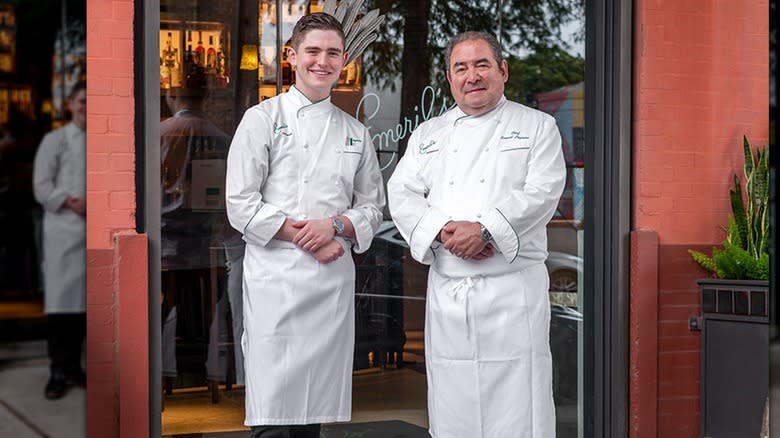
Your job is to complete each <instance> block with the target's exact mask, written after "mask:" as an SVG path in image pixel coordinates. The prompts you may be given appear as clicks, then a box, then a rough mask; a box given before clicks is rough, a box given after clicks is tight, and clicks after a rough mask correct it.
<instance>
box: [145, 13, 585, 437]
mask: <svg viewBox="0 0 780 438" xmlns="http://www.w3.org/2000/svg"><path fill="white" fill-rule="evenodd" d="M403 3H404V4H406V5H407V6H408V8H403V7H401V6H402V2H401V1H400V0H392V1H383V2H377V1H366V5H367V6H366V7H367V9H368V8H374V7H381V8H382V10H381V12H382V13H383V14H385V16H386V18H385V22H384V23H383V25H382V27H381V29H380V32H379V34H380V39H379V40H377V41H376V42H374V43H372V44H371V45H370V46H369V49H368V50H367V51H366V53H365V54H364V55H363V56H362V57H361V58H358V59H357V60H355V61H354V62H353V63H350V64H349V65H347V66H346V67H345V68H344V70H343V71H342V74H341V78H340V81H339V83H338V84H337V86H336V88H335V89H334V92H333V97H332V101H333V102H334V103H335V104H336V105H338V106H339V107H341V108H342V109H343V110H344V111H346V112H348V113H349V114H352V115H355V116H356V117H357V118H358V119H360V120H361V121H363V122H364V123H365V124H366V125H367V126H368V127H369V130H370V132H371V134H372V135H373V141H374V147H375V149H377V151H378V157H379V160H380V165H381V167H382V168H383V172H384V176H385V178H387V177H389V176H390V174H391V173H392V171H393V169H394V166H395V163H397V160H398V157H399V156H400V155H402V154H403V152H404V149H405V147H406V144H405V142H406V139H407V138H408V136H409V135H410V134H411V131H412V130H413V129H414V128H415V127H416V126H417V125H419V123H421V122H423V121H424V120H427V119H430V118H432V117H435V116H437V115H439V114H441V113H442V112H444V111H446V110H447V109H448V108H450V107H451V106H452V105H453V101H452V99H451V97H450V95H449V88H448V85H447V82H446V79H445V78H444V75H443V73H444V66H442V65H441V62H442V61H441V59H442V58H443V56H442V53H443V47H444V44H445V42H446V38H448V37H449V36H451V35H453V34H455V33H457V32H459V31H461V30H466V29H467V28H468V29H472V28H476V27H481V28H484V29H495V28H496V22H497V17H501V20H500V21H501V31H500V32H501V37H502V42H503V46H504V49H505V54H506V55H507V57H508V60H509V63H510V71H512V75H511V80H510V83H508V84H507V88H506V94H507V97H508V98H509V99H512V100H515V101H518V102H521V103H523V104H526V105H528V106H532V107H536V108H539V109H541V110H543V111H546V112H548V113H550V114H552V115H554V116H555V117H556V120H557V121H558V125H559V128H560V130H561V134H562V137H563V139H564V154H565V157H566V162H567V166H568V180H567V185H566V189H565V194H564V196H563V197H562V199H561V203H560V205H559V209H558V213H557V214H556V217H555V218H554V220H553V221H552V223H551V225H550V226H549V227H548V239H549V248H550V257H549V259H548V261H547V268H548V271H549V272H550V279H551V281H550V284H551V290H550V298H551V300H550V301H551V305H552V307H551V317H552V318H551V336H550V340H551V344H552V351H553V356H554V395H555V400H556V404H557V407H558V436H561V437H569V436H571V437H573V436H576V434H577V430H578V428H580V427H581V426H580V425H579V424H578V420H577V407H578V405H579V404H578V403H579V401H578V398H579V397H581V389H580V388H581V382H580V381H579V378H578V369H579V366H580V364H581V363H582V361H581V360H579V358H580V357H581V347H580V345H581V342H580V341H579V339H578V336H579V335H580V333H581V330H580V328H581V323H582V319H583V315H582V314H581V313H580V311H581V305H582V296H583V295H582V258H581V254H582V252H581V249H580V248H581V245H580V244H579V242H581V241H582V229H583V224H582V201H583V197H582V193H583V186H582V182H583V175H584V167H583V163H584V161H583V151H584V148H585V147H586V145H584V143H583V138H584V136H583V132H584V129H585V127H584V114H583V102H584V95H583V87H582V84H583V81H584V61H583V59H582V57H581V53H582V51H581V50H578V49H577V47H580V46H581V44H582V33H583V32H584V23H583V22H582V16H583V14H582V5H583V1H582V0H565V1H564V2H563V3H562V4H563V5H564V6H565V7H563V8H562V9H561V10H557V11H556V14H557V15H555V16H550V15H549V13H548V12H549V11H545V9H544V8H545V5H546V4H547V2H546V1H542V0H540V1H533V2H507V1H505V2H490V5H488V6H487V7H485V6H484V5H483V4H482V3H479V2H459V3H458V4H456V2H432V1H429V0H426V1H419V2H403ZM499 5H503V6H501V7H499ZM160 7H161V9H160V17H161V19H160V50H159V58H160V60H159V61H160V97H161V99H160V113H161V115H162V118H161V122H160V123H161V125H160V133H161V154H160V156H161V163H160V166H161V167H160V172H161V181H160V183H161V188H160V193H161V207H162V217H161V228H162V229H161V250H162V260H161V262H162V284H161V290H162V306H163V313H162V327H161V330H162V349H163V351H162V358H163V374H164V377H165V378H164V379H163V381H164V385H165V386H164V389H165V394H164V400H163V406H164V411H163V413H162V421H163V434H165V435H167V434H173V433H200V432H203V431H204V430H203V429H204V428H205V427H204V426H203V423H202V421H206V422H207V423H209V426H208V430H212V431H214V430H221V431H230V430H241V429H243V426H242V424H243V414H244V409H243V387H242V385H243V367H242V365H243V358H242V355H241V347H240V338H241V333H242V330H243V329H242V327H243V325H242V303H241V283H242V259H243V247H244V244H243V241H242V240H241V236H240V234H238V233H237V232H236V231H234V230H233V229H232V228H231V227H230V226H229V225H228V224H227V220H226V216H225V211H224V179H225V178H224V172H225V167H224V162H225V161H224V160H225V158H226V156H227V150H228V148H229V144H230V137H231V135H232V133H233V131H234V130H235V127H236V125H237V123H238V121H239V120H240V119H241V116H242V115H243V113H244V111H245V110H246V109H247V108H249V107H250V106H252V105H254V104H256V103H257V102H260V101H262V100H264V99H266V98H269V97H273V96H275V95H277V94H279V93H281V92H285V91H286V90H287V89H288V88H289V86H290V85H291V84H292V83H293V82H294V80H295V72H294V71H293V69H292V68H291V67H290V65H289V63H288V62H287V60H286V50H285V45H286V43H287V40H288V39H289V37H290V36H291V34H292V29H293V26H294V24H295V22H296V21H297V20H298V19H299V18H300V17H301V16H303V15H305V14H308V13H311V12H316V11H320V10H322V7H323V2H320V1H306V0H285V1H276V0H251V1H250V0H239V1H237V2H236V1H226V0H216V1H209V2H205V1H196V2H181V1H177V0H162V1H161V2H160ZM458 8H461V9H458ZM463 8H465V9H463ZM539 16H547V17H548V20H547V21H545V20H538V19H536V18H532V17H539ZM559 23H569V25H568V27H566V31H567V32H568V34H567V36H566V37H565V38H563V39H561V38H559V37H557V34H556V33H555V32H554V31H553V30H554V28H555V27H556V26H558V24H559ZM551 29H552V30H551ZM572 29H573V30H572ZM580 30H582V32H580ZM252 55H254V56H252ZM245 61H246V62H245ZM250 61H251V62H250ZM385 219H386V220H385V222H384V224H383V226H382V228H381V229H380V231H379V233H378V234H377V236H376V238H375V239H374V242H373V244H372V248H371V250H370V251H369V252H368V253H366V254H363V255H356V256H354V258H355V265H356V282H357V284H356V288H355V292H356V296H355V317H356V321H355V324H356V342H355V351H354V355H355V356H354V375H353V389H354V394H353V422H355V423H357V422H364V421H384V420H390V419H396V420H401V421H404V422H406V423H408V424H410V425H414V426H415V427H417V428H420V430H424V429H425V428H427V404H426V391H425V385H426V383H425V374H424V373H425V349H424V343H423V337H424V309H425V293H426V291H425V288H426V277H427V267H425V266H421V265H419V264H417V263H416V262H414V261H413V260H412V258H411V257H410V255H409V253H408V251H409V250H408V248H407V247H406V244H405V243H404V242H403V239H402V238H401V237H400V236H399V235H398V232H397V230H396V229H395V227H394V226H393V224H392V221H391V220H390V217H389V216H387V215H386V216H385ZM193 406H198V409H199V411H198V412H199V413H198V414H197V418H196V414H194V411H193V409H194V408H193Z"/></svg>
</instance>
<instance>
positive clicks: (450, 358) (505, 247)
mask: <svg viewBox="0 0 780 438" xmlns="http://www.w3.org/2000/svg"><path fill="white" fill-rule="evenodd" d="M565 178H566V169H565V163H564V159H563V154H562V150H561V139H560V133H559V131H558V128H557V126H556V123H555V119H554V118H553V117H551V116H549V115H547V114H544V113H542V112H540V111H537V110H534V109H531V108H528V107H525V106H523V105H520V104H517V103H514V102H510V101H508V100H506V98H504V97H502V98H501V99H500V101H499V103H498V104H497V106H496V107H495V108H494V109H493V110H491V111H489V112H487V113H485V114H482V115H479V116H469V115H467V114H465V113H464V112H463V111H461V110H460V109H459V108H457V107H456V108H453V109H451V110H450V111H448V112H446V113H445V114H443V115H442V116H439V117H437V118H434V119H431V120H428V121H426V122H425V123H423V124H421V125H420V126H419V127H418V128H417V129H416V130H415V131H414V133H413V134H412V136H411V137H410V140H409V143H408V146H407V150H406V154H405V155H404V156H403V158H402V159H401V160H400V162H399V164H398V166H397V167H396V169H395V171H394V173H393V175H392V177H391V178H390V180H389V182H388V188H387V191H388V201H389V206H390V213H391V215H392V217H393V220H394V222H395V224H396V226H397V227H398V229H399V231H400V232H401V235H402V236H403V237H404V239H406V241H407V242H408V243H409V246H410V251H411V254H412V256H413V257H414V258H415V259H416V260H417V261H419V262H422V263H424V264H430V265H431V269H430V271H429V277H428V291H427V302H426V322H425V354H426V357H425V362H426V367H427V371H428V374H427V378H428V411H429V424H430V433H431V435H432V436H433V437H434V438H480V437H482V438H487V437H490V438H493V437H495V438H505V437H513V438H520V437H533V438H549V437H553V436H555V413H554V404H553V396H552V359H551V352H550V346H549V327H550V308H549V301H548V283H549V278H548V274H547V271H546V268H545V266H544V261H545V259H546V257H547V235H546V224H547V223H548V222H549V220H550V219H551V218H552V215H553V213H554V211H555V209H556V206H557V203H558V200H559V198H560V195H561V193H562V191H563V187H564V184H565ZM449 220H468V221H476V222H480V223H482V224H483V225H484V226H485V227H486V228H487V229H488V230H489V231H490V233H491V234H492V236H493V241H492V245H493V246H494V248H495V249H496V253H495V254H494V255H493V256H492V257H489V258H487V259H484V260H463V259H460V258H458V257H456V256H454V255H453V254H452V253H450V252H449V251H448V250H446V249H445V248H444V247H443V246H441V245H440V244H439V243H437V241H436V240H435V239H436V237H437V235H438V233H439V231H440V230H441V228H442V227H443V226H444V225H445V224H446V223H447V222H448V221H449Z"/></svg>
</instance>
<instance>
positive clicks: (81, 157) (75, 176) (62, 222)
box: [33, 123, 87, 313]
mask: <svg viewBox="0 0 780 438" xmlns="http://www.w3.org/2000/svg"><path fill="white" fill-rule="evenodd" d="M34 166H35V167H34V171H33V191H34V194H35V199H36V200H37V201H38V202H39V203H40V204H41V205H42V206H43V209H44V215H43V237H42V240H43V262H42V267H43V290H44V312H46V313H80V312H85V311H86V296H87V294H86V290H85V289H86V256H87V253H86V237H87V228H86V221H85V220H84V217H82V216H79V215H78V214H76V213H75V212H73V211H72V210H70V209H67V208H62V204H63V202H65V199H66V198H67V197H68V196H74V197H80V198H84V197H85V196H86V135H85V132H84V131H83V130H81V129H79V128H78V127H76V125H74V124H72V123H69V124H67V125H65V126H63V127H62V128H59V129H56V130H54V131H52V132H50V133H48V134H46V136H45V137H44V138H43V140H42V141H41V144H40V146H39V147H38V151H37V152H36V155H35V164H34Z"/></svg>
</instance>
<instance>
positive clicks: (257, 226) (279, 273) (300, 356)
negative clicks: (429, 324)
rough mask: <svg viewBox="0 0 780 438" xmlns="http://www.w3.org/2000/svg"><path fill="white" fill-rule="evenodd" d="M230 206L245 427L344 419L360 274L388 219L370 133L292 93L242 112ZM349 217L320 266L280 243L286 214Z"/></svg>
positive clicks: (326, 104)
mask: <svg viewBox="0 0 780 438" xmlns="http://www.w3.org/2000/svg"><path fill="white" fill-rule="evenodd" d="M226 195H227V196H226V203H227V212H228V219H229V220H230V224H231V225H232V226H233V227H234V228H235V229H236V230H238V231H239V232H241V233H242V235H243V239H244V241H245V242H246V250H245V255H244V263H243V267H244V277H243V290H244V293H243V297H244V309H243V310H244V335H243V338H242V347H243V351H244V357H245V367H244V372H245V378H246V419H245V422H244V424H245V425H247V426H257V425H284V424H299V425H300V424H311V423H324V422H334V421H349V420H350V418H351V417H350V416H351V408H352V400H351V395H352V379H351V374H352V360H353V349H354V337H355V333H354V331H355V320H354V310H353V307H354V287H355V270H354V265H353V262H352V258H351V255H350V254H349V250H350V249H351V247H353V246H354V248H355V251H356V252H364V251H366V250H367V249H368V247H369V246H370V244H371V241H372V239H373V236H374V233H375V232H376V229H377V228H378V227H379V224H380V223H381V221H382V212H381V211H382V208H383V206H384V204H385V198H384V191H383V187H382V176H381V174H380V172H379V163H378V161H377V159H376V154H375V152H374V148H373V146H372V144H371V138H370V136H369V134H368V131H367V129H366V128H365V126H363V125H362V124H360V123H359V122H358V121H357V120H355V119H353V118H351V117H349V116H347V115H346V114H345V113H343V112H342V111H341V110H339V109H338V108H336V107H335V106H333V105H332V104H331V103H330V100H329V99H326V100H324V101H321V102H317V103H312V102H310V101H309V100H308V99H307V98H306V97H305V96H304V95H303V94H302V93H300V91H298V90H297V88H295V87H294V86H293V87H291V89H290V91H288V92H286V93H284V94H282V95H280V96H278V97H276V98H272V99H268V100H266V101H264V102H262V103H260V104H259V105H256V106H255V107H252V108H250V109H249V110H247V111H246V113H245V114H244V117H243V119H242V120H241V123H240V124H239V126H238V128H237V129H236V133H235V135H234V136H233V141H232V143H231V146H230V151H229V153H228V167H227V183H226ZM339 214H342V215H345V216H347V217H348V218H349V219H350V220H351V221H352V224H353V225H354V228H355V233H356V238H355V241H354V242H350V243H347V242H346V241H343V240H340V242H341V243H342V245H344V247H345V250H346V253H345V254H344V255H343V256H342V257H340V258H339V259H338V260H336V261H334V262H332V263H328V264H324V265H322V264H320V263H319V262H317V260H316V259H315V258H314V257H313V256H311V255H310V254H308V253H306V252H305V251H303V250H301V249H299V248H297V247H296V246H295V245H294V244H292V243H289V242H282V241H279V240H276V239H273V236H274V235H275V234H276V232H277V231H278V229H279V227H280V226H281V225H282V223H283V222H284V220H285V218H289V219H293V220H301V219H319V218H327V217H332V216H336V215H339Z"/></svg>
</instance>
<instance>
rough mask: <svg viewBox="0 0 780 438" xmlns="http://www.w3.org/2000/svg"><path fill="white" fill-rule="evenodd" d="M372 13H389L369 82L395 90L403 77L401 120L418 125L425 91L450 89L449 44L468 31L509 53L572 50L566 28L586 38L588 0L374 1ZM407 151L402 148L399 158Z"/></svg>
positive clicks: (370, 61)
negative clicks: (495, 40)
mask: <svg viewBox="0 0 780 438" xmlns="http://www.w3.org/2000/svg"><path fill="white" fill-rule="evenodd" d="M367 3H368V8H369V9H373V8H379V9H380V11H382V13H383V14H385V17H386V18H385V21H384V23H383V25H382V29H381V30H380V32H379V34H380V37H379V39H378V40H377V41H376V42H374V43H373V44H372V45H371V47H370V49H369V50H368V51H367V52H366V54H365V61H366V64H367V65H370V66H371V68H370V69H367V70H368V71H367V72H366V74H367V76H368V79H369V80H370V81H371V82H373V83H375V84H377V85H378V86H379V87H381V88H384V89H391V90H395V88H396V87H397V86H398V77H399V75H400V87H401V112H400V114H399V120H404V118H409V119H410V120H414V117H415V105H417V104H418V103H419V99H420V96H421V95H422V93H423V89H424V88H425V87H426V86H428V85H430V84H434V85H436V86H441V87H442V88H444V89H446V86H445V84H446V81H445V76H444V72H445V69H444V66H443V65H442V64H443V62H444V61H443V59H444V56H443V52H444V47H445V46H446V43H447V39H448V38H449V37H451V36H453V35H455V34H457V33H460V32H463V31H468V30H486V31H489V32H493V33H495V34H497V36H499V38H500V40H501V41H502V44H503V46H504V50H505V51H506V52H507V53H518V52H527V51H529V50H530V49H533V48H537V47H550V48H553V47H555V48H559V49H561V50H563V51H565V50H567V49H570V47H569V45H568V43H567V42H566V41H565V40H564V35H563V30H564V28H565V26H567V25H570V24H572V23H574V24H577V23H579V24H580V26H579V27H577V29H576V30H575V31H574V35H573V36H574V38H575V41H576V40H582V39H583V38H584V31H585V29H584V26H583V25H582V23H583V21H582V17H583V16H584V5H585V0H504V1H502V0H493V1H489V0H371V1H369V2H367ZM405 147H406V142H405V140H403V141H401V142H400V143H399V145H398V148H399V155H402V154H403V152H404V150H405Z"/></svg>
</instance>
